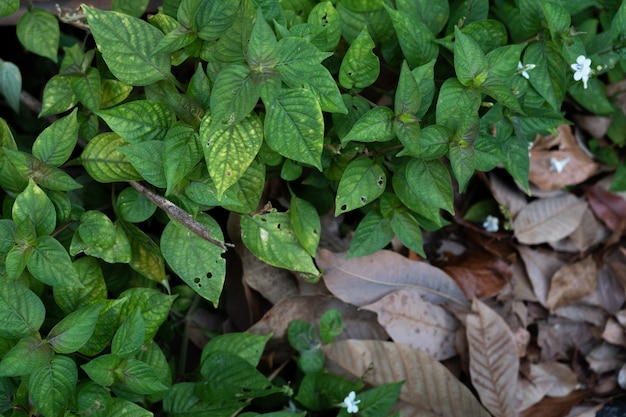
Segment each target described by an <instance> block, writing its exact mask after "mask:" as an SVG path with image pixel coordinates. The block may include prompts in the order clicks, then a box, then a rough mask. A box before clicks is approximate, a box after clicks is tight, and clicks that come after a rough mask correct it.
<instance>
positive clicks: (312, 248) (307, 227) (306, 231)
mask: <svg viewBox="0 0 626 417" xmlns="http://www.w3.org/2000/svg"><path fill="white" fill-rule="evenodd" d="M289 216H290V218H291V223H292V225H293V230H294V232H295V233H296V237H297V238H298V241H299V242H300V244H301V245H302V247H303V248H304V249H305V250H306V251H307V253H308V254H309V255H311V256H312V257H315V253H316V252H317V246H318V245H319V243H320V234H321V230H322V226H321V223H320V216H319V214H318V213H317V210H316V209H315V206H313V204H311V203H309V202H308V201H307V200H303V199H301V198H298V197H297V196H296V195H295V194H293V193H292V194H291V202H290V204H289Z"/></svg>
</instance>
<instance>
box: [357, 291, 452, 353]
mask: <svg viewBox="0 0 626 417" xmlns="http://www.w3.org/2000/svg"><path fill="white" fill-rule="evenodd" d="M362 308H363V309H365V310H371V311H373V312H375V313H377V314H378V322H379V323H380V324H381V325H382V326H383V327H384V328H385V330H386V331H387V333H389V336H391V338H392V339H393V340H394V341H395V342H396V343H401V344H404V345H409V346H411V347H413V348H415V349H417V350H421V351H422V352H426V353H428V354H429V355H430V356H432V357H434V358H435V359H437V360H445V359H448V358H451V357H453V356H455V355H456V354H457V353H456V349H455V348H454V338H455V332H456V329H457V327H458V322H457V320H456V319H455V318H454V316H453V315H452V314H450V313H448V312H447V311H446V310H444V309H443V308H442V307H440V306H438V305H434V304H431V303H429V302H428V301H425V300H423V299H422V297H421V296H420V293H419V292H418V291H416V290H413V289H410V288H407V289H402V290H399V291H394V292H392V293H390V294H387V295H386V296H384V297H383V298H381V299H380V300H378V301H377V302H375V303H372V304H368V305H366V306H363V307H362Z"/></svg>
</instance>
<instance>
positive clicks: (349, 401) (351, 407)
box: [341, 391, 361, 414]
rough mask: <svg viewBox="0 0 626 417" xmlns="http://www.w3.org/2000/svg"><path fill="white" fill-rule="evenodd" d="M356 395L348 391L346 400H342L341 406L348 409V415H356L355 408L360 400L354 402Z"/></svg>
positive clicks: (356, 409) (356, 410)
mask: <svg viewBox="0 0 626 417" xmlns="http://www.w3.org/2000/svg"><path fill="white" fill-rule="evenodd" d="M355 400H356V393H355V392H354V391H350V394H348V396H347V397H346V398H344V399H343V403H341V406H342V407H344V408H347V409H348V413H350V414H352V413H358V412H359V407H358V406H357V404H358V403H360V402H361V400H356V401H355Z"/></svg>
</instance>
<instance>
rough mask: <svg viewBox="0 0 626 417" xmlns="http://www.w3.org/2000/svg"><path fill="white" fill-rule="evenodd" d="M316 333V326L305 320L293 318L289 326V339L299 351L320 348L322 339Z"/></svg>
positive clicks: (292, 345)
mask: <svg viewBox="0 0 626 417" xmlns="http://www.w3.org/2000/svg"><path fill="white" fill-rule="evenodd" d="M315 333H316V332H315V328H314V327H313V325H312V324H311V323H307V322H306V321H303V320H292V321H291V322H290V323H289V326H288V327H287V340H288V341H289V344H290V345H291V347H292V348H294V349H295V350H297V351H298V352H303V351H305V350H310V349H319V347H320V340H319V339H318V337H317V336H316V334H315Z"/></svg>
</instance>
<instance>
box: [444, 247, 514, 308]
mask: <svg viewBox="0 0 626 417" xmlns="http://www.w3.org/2000/svg"><path fill="white" fill-rule="evenodd" d="M441 268H442V269H443V270H444V271H445V272H447V273H448V275H450V276H451V277H452V279H454V281H455V282H456V283H457V284H458V285H459V287H461V289H462V290H463V293H464V294H465V297H466V298H468V299H472V298H474V297H477V298H485V297H492V296H494V295H496V294H498V293H499V292H500V290H502V287H504V286H505V285H506V283H507V282H508V281H509V279H510V278H511V275H512V273H511V270H510V268H509V264H508V263H507V262H506V261H505V260H504V259H501V258H497V257H495V256H493V255H490V254H488V253H486V252H479V251H471V252H466V253H465V254H464V256H463V257H462V258H461V260H460V262H455V263H453V264H451V265H450V264H448V265H446V266H443V265H442V267H441Z"/></svg>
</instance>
